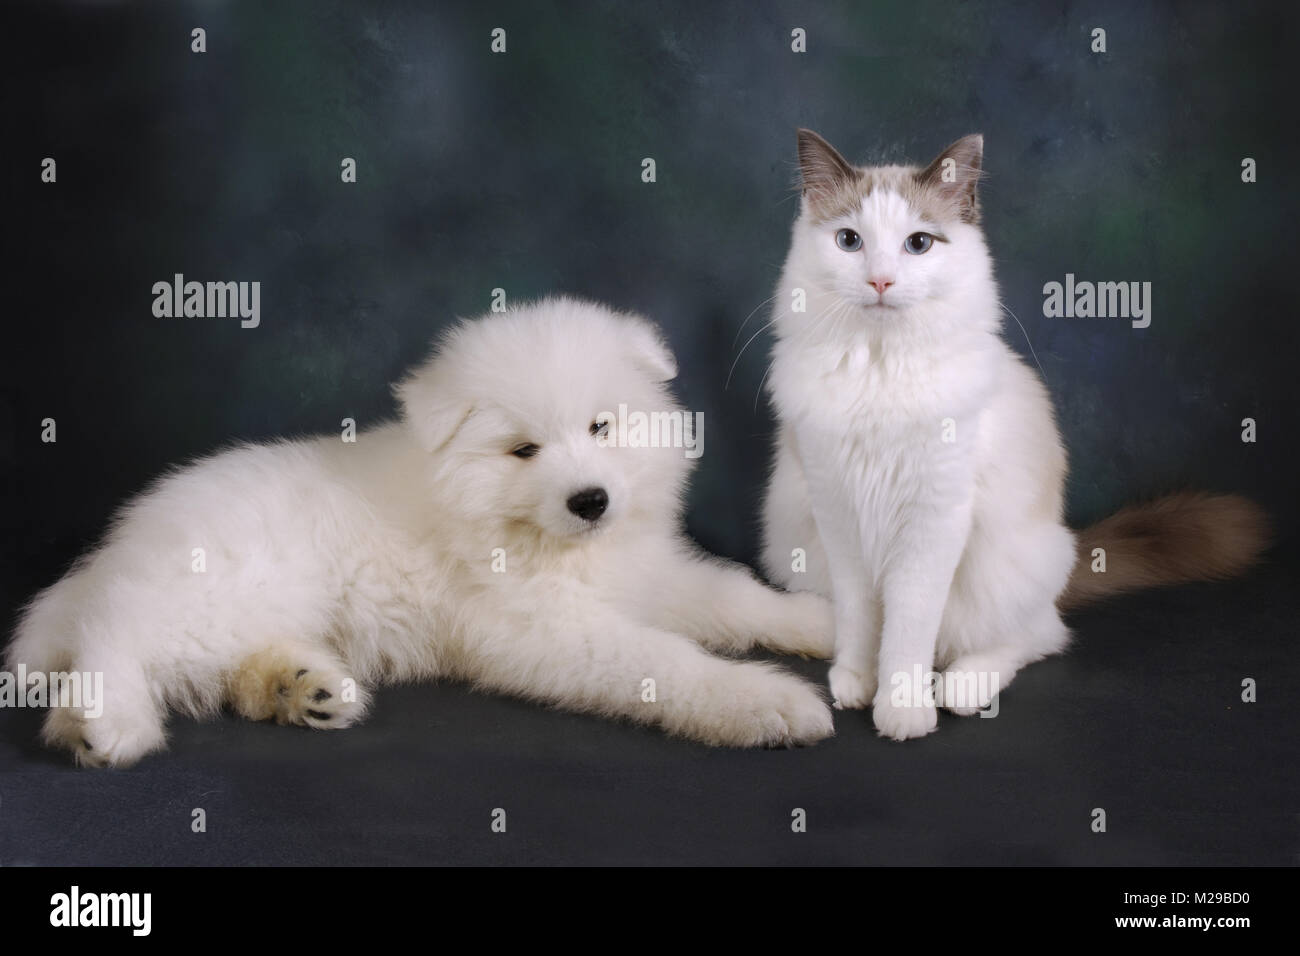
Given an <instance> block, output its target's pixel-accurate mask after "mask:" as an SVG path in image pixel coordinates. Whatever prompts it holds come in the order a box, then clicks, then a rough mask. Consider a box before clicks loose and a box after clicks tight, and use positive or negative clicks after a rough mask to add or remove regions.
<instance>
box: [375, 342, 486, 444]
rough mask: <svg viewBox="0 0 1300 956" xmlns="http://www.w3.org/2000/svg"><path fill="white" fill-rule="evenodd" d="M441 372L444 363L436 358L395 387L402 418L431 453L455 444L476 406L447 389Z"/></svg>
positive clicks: (394, 392)
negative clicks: (457, 433)
mask: <svg viewBox="0 0 1300 956" xmlns="http://www.w3.org/2000/svg"><path fill="white" fill-rule="evenodd" d="M440 372H441V369H440V360H439V359H438V358H437V357H436V356H435V357H434V358H433V359H431V360H430V361H428V362H425V363H424V364H423V365H421V366H420V367H419V368H417V369H416V370H415V371H413V372H411V373H410V374H409V375H407V376H406V378H404V379H402V381H400V382H398V383H397V384H396V385H394V386H393V394H394V395H395V396H396V397H397V402H398V404H399V405H400V406H401V408H402V418H403V419H404V420H405V421H406V422H407V423H408V424H409V425H410V426H411V429H412V430H413V431H414V432H415V434H416V437H417V438H418V439H419V441H420V445H421V447H422V448H424V450H425V451H428V452H435V451H437V450H438V449H440V448H441V447H442V446H443V445H445V444H447V442H449V441H451V440H452V438H453V437H454V436H455V434H456V432H458V431H459V430H460V426H461V425H463V424H465V420H466V419H467V418H469V416H470V415H471V414H472V413H473V411H474V407H473V405H471V404H470V403H469V402H468V401H466V400H464V399H463V398H460V397H458V396H457V395H456V392H455V389H453V388H450V387H448V386H447V383H446V382H445V378H444V376H443V375H441V374H440Z"/></svg>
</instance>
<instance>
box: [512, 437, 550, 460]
mask: <svg viewBox="0 0 1300 956" xmlns="http://www.w3.org/2000/svg"><path fill="white" fill-rule="evenodd" d="M541 450H542V446H541V445H534V444H533V443H532V442H530V441H526V442H524V443H523V444H522V445H516V446H515V447H514V448H511V449H510V454H512V455H514V456H515V457H516V458H532V457H533V456H534V455H536V454H537V453H538V452H539V451H541Z"/></svg>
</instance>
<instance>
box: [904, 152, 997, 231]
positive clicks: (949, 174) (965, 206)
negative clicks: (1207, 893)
mask: <svg viewBox="0 0 1300 956" xmlns="http://www.w3.org/2000/svg"><path fill="white" fill-rule="evenodd" d="M983 171H984V137H983V135H981V134H980V133H972V134H971V135H970V136H963V137H962V138H961V139H959V140H957V142H955V143H953V144H952V145H951V146H949V147H948V148H947V149H945V150H944V151H943V152H942V153H940V154H939V155H938V156H936V157H935V158H934V162H932V163H931V164H930V165H929V166H927V167H925V169H923V170H921V172H919V173H917V174H916V178H917V181H918V182H919V183H921V185H923V186H925V187H926V188H927V189H929V190H932V191H933V192H935V193H936V194H937V195H939V196H940V197H941V198H942V199H943V201H944V202H945V203H947V204H948V205H949V207H950V208H951V209H952V210H953V211H954V213H955V215H956V218H958V219H960V220H961V221H962V222H970V223H977V222H979V221H980V204H979V195H978V194H977V192H976V187H977V186H978V185H979V180H980V176H981V175H982V173H983Z"/></svg>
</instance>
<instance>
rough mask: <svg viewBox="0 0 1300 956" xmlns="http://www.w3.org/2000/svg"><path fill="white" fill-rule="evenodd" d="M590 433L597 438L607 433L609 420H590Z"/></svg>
mask: <svg viewBox="0 0 1300 956" xmlns="http://www.w3.org/2000/svg"><path fill="white" fill-rule="evenodd" d="M591 433H592V434H593V435H595V436H596V437H597V438H599V437H600V436H602V435H608V434H609V422H592V423H591Z"/></svg>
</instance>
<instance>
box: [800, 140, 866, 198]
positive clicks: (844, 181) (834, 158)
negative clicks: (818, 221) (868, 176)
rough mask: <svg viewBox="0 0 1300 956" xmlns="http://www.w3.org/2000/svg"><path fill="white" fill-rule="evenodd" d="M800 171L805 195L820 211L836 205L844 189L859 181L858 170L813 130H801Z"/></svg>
mask: <svg viewBox="0 0 1300 956" xmlns="http://www.w3.org/2000/svg"><path fill="white" fill-rule="evenodd" d="M799 171H800V173H801V174H802V176H803V194H804V195H805V196H807V197H808V201H809V202H810V203H811V204H812V205H813V206H814V208H817V209H819V210H821V211H823V212H824V211H826V210H827V209H828V208H829V207H831V206H833V205H834V204H835V203H836V201H837V200H838V198H839V197H841V196H842V195H843V191H844V187H845V186H846V185H849V184H851V183H853V182H854V181H855V180H856V179H857V175H858V174H857V171H856V170H855V169H854V168H853V167H852V166H851V165H850V164H849V162H848V160H846V159H845V158H844V157H843V156H841V155H840V154H839V153H838V152H837V151H836V149H835V147H834V146H832V145H831V144H830V143H828V142H826V140H824V139H822V138H821V137H820V136H818V135H817V134H816V133H814V132H813V131H812V130H810V129H801V130H799Z"/></svg>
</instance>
